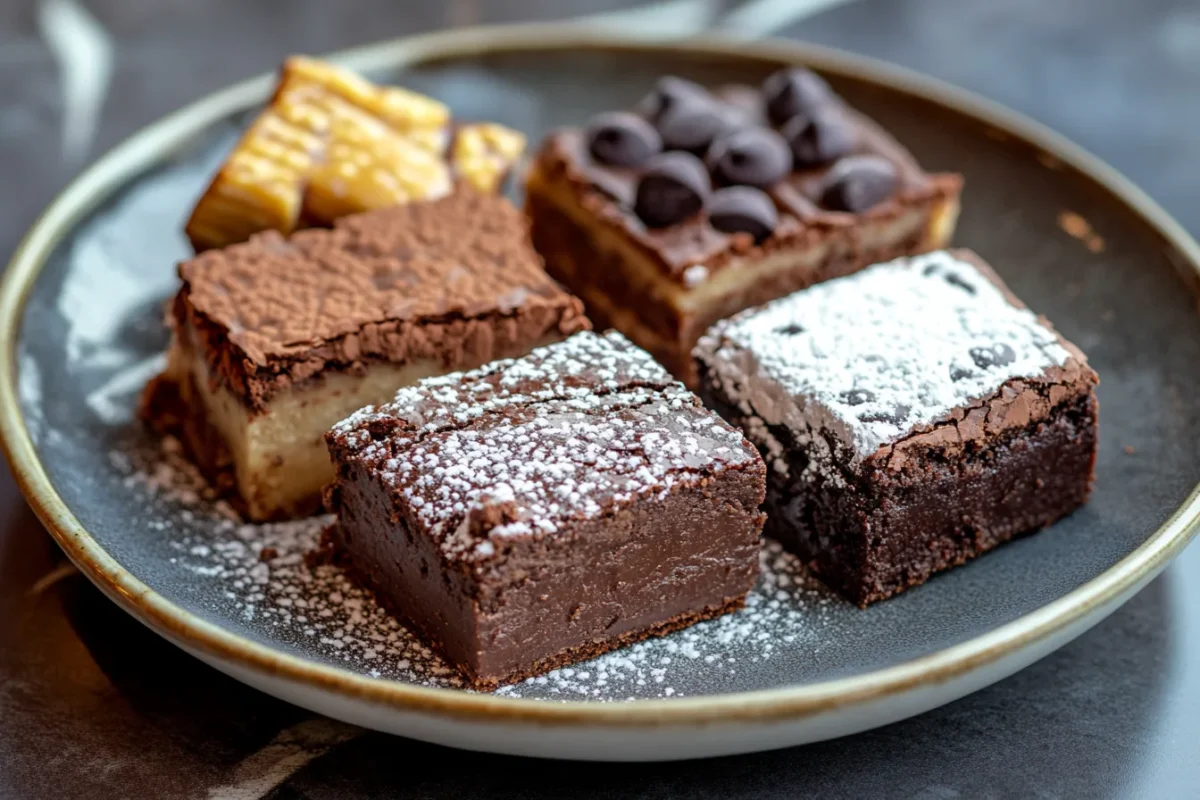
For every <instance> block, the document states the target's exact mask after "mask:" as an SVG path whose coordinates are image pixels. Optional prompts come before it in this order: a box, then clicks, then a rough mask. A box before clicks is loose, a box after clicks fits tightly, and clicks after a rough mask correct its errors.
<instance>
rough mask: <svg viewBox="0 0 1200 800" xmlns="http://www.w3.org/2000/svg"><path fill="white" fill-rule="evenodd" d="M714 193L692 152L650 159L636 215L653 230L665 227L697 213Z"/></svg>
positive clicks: (667, 154)
mask: <svg viewBox="0 0 1200 800" xmlns="http://www.w3.org/2000/svg"><path fill="white" fill-rule="evenodd" d="M711 191H712V185H711V183H710V181H709V178H708V170H707V169H705V167H704V163H703V162H702V161H701V160H700V159H698V158H696V157H695V156H694V155H691V154H690V153H684V152H679V151H675V152H670V153H662V154H661V155H658V156H655V157H654V158H653V159H651V161H650V163H649V164H647V166H646V172H645V174H644V175H642V179H641V181H640V182H639V183H638V187H637V195H636V197H635V199H634V208H633V210H634V212H635V213H636V214H637V215H638V217H639V218H640V219H641V220H642V222H644V223H646V225H647V226H648V227H651V228H665V227H668V226H670V225H674V224H675V223H677V222H682V221H683V220H685V219H687V218H688V217H691V216H693V215H694V214H696V213H698V212H699V211H700V209H701V208H703V206H704V201H705V200H706V199H707V198H708V195H709V194H710V192H711Z"/></svg>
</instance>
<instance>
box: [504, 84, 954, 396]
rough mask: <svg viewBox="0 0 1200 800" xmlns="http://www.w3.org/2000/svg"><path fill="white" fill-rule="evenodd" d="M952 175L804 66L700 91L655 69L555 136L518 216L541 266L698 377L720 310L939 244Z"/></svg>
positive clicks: (950, 216)
mask: <svg viewBox="0 0 1200 800" xmlns="http://www.w3.org/2000/svg"><path fill="white" fill-rule="evenodd" d="M961 186H962V180H961V178H960V177H959V176H958V175H951V174H928V173H926V172H924V171H923V170H922V169H921V167H920V166H919V165H918V164H917V162H916V160H915V159H914V158H913V157H912V155H911V154H910V153H909V152H908V151H907V150H905V149H904V147H902V146H901V145H900V144H899V143H898V142H897V141H896V140H895V139H893V138H892V137H891V136H890V135H889V134H888V133H887V132H886V131H884V130H883V129H882V128H880V127H879V126H878V125H877V124H875V123H874V122H872V121H871V120H870V119H868V118H866V117H865V116H863V115H862V114H859V113H858V112H856V111H855V110H853V109H852V108H850V107H848V106H847V105H846V103H845V102H844V101H842V100H841V98H839V97H838V96H837V95H836V94H835V93H834V92H833V90H832V89H830V87H829V86H828V85H827V84H825V82H824V81H823V80H821V79H820V78H819V77H817V76H816V75H815V74H813V73H811V72H809V71H807V70H803V69H799V68H789V69H785V70H782V71H780V72H778V73H776V74H774V75H772V76H771V77H769V78H768V79H767V80H766V81H765V82H764V84H763V86H762V87H761V88H757V87H749V86H727V87H723V88H719V89H717V90H715V91H712V92H710V91H709V90H707V89H705V88H703V87H701V86H698V85H696V84H694V83H691V82H690V81H685V80H682V79H679V78H664V79H662V80H661V81H660V82H659V84H658V86H657V87H656V88H655V89H654V91H653V92H651V94H650V95H649V96H648V97H646V98H645V100H643V101H642V103H641V104H640V105H639V107H638V108H637V110H636V111H633V112H612V113H606V114H601V115H599V116H597V117H596V118H594V119H593V120H592V121H591V122H590V123H589V124H588V125H587V126H586V127H584V128H567V129H563V130H559V131H556V132H554V133H552V134H551V135H550V136H549V137H548V138H547V139H546V141H545V142H544V143H543V145H542V147H541V149H540V151H539V153H538V155H537V157H536V159H535V161H534V164H533V168H532V170H531V172H530V176H529V180H528V185H527V211H528V213H529V216H530V219H531V221H532V237H533V242H534V246H535V247H537V249H538V250H539V251H540V252H541V253H542V255H543V256H544V257H545V259H546V267H547V269H548V270H549V272H550V274H551V275H553V276H554V277H555V278H557V279H558V280H560V281H562V282H563V283H564V284H565V285H566V286H567V287H568V288H569V289H571V291H573V292H575V293H576V294H577V295H579V296H580V297H581V298H582V299H583V301H584V303H585V304H586V305H587V309H588V315H589V316H590V317H591V319H592V320H593V322H594V323H595V324H596V326H597V327H598V328H604V327H608V326H612V327H614V328H616V329H618V330H620V331H621V332H623V333H624V334H625V335H627V336H628V337H629V338H630V339H632V340H633V341H634V342H635V343H637V344H638V345H640V346H642V347H644V348H646V349H647V350H649V351H650V352H651V353H653V354H654V356H655V357H656V358H657V359H658V360H659V361H660V362H661V363H662V364H664V365H665V366H666V367H667V368H668V369H669V370H671V372H673V373H674V374H675V375H676V376H677V377H679V378H680V379H682V380H683V381H684V382H685V383H687V384H688V385H692V386H694V384H695V371H694V367H693V362H692V358H691V352H692V347H693V346H694V345H695V343H696V340H697V338H698V337H699V336H700V334H702V333H703V332H704V331H705V330H707V328H708V327H709V326H710V325H712V324H713V323H714V322H716V321H717V320H718V319H722V318H725V317H728V316H730V315H732V314H734V313H736V312H738V311H741V310H743V309H745V308H749V307H751V306H754V305H759V304H761V303H764V302H767V301H769V300H772V299H774V298H777V297H782V296H784V295H787V294H789V293H791V292H794V291H796V290H797V289H802V288H804V287H806V286H809V285H812V284H814V283H817V282H819V281H822V280H826V279H829V278H833V277H837V276H840V275H846V274H849V273H851V272H854V271H855V270H857V269H860V268H862V267H865V266H867V265H868V264H872V263H875V262H878V261H882V260H886V259H890V258H894V257H896V256H900V255H906V254H911V253H918V252H922V251H925V250H931V249H935V248H938V247H944V246H945V245H946V244H947V242H948V241H949V239H950V236H951V234H952V232H953V229H954V223H955V219H956V217H957V213H958V197H959V193H960V191H961Z"/></svg>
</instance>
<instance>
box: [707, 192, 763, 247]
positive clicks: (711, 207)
mask: <svg viewBox="0 0 1200 800" xmlns="http://www.w3.org/2000/svg"><path fill="white" fill-rule="evenodd" d="M708 221H709V222H710V223H711V224H712V226H713V227H714V228H716V229H717V230H719V231H723V232H725V233H748V234H750V235H751V236H753V237H754V241H756V242H761V241H762V240H763V239H765V238H767V237H768V236H770V235H771V232H772V231H774V230H775V226H776V225H777V224H778V223H779V212H777V211H776V210H775V203H773V202H772V201H771V198H770V197H768V196H767V194H766V193H765V192H763V191H761V190H759V189H754V188H752V187H750V186H730V187H728V188H726V189H718V190H717V191H715V192H713V195H712V197H710V198H708Z"/></svg>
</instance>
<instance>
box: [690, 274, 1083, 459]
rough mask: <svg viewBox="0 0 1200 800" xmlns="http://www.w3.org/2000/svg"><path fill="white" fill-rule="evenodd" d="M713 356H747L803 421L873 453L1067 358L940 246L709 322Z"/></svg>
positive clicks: (860, 453) (1030, 319) (1039, 327)
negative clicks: (821, 420)
mask: <svg viewBox="0 0 1200 800" xmlns="http://www.w3.org/2000/svg"><path fill="white" fill-rule="evenodd" d="M700 349H701V351H702V352H707V353H710V354H712V353H714V351H715V355H710V356H708V357H710V358H712V359H713V360H714V361H719V360H736V359H738V358H739V356H740V355H741V354H744V353H750V354H753V357H754V359H756V360H757V362H758V365H759V372H760V373H761V374H764V375H768V376H770V377H771V378H772V379H773V380H774V381H775V382H777V383H778V384H779V385H780V386H781V387H783V389H784V390H785V391H786V392H787V393H788V394H790V395H791V396H792V397H793V399H794V400H795V401H796V403H797V405H798V406H801V407H804V408H805V411H806V414H807V415H808V416H810V417H813V416H820V412H824V414H826V415H828V416H829V417H830V418H831V419H830V420H829V422H830V423H831V424H830V425H828V427H829V428H830V429H831V430H833V431H834V432H835V433H837V434H838V435H840V436H842V437H843V438H844V439H846V440H847V443H848V444H851V445H852V446H853V449H854V451H855V453H856V457H857V458H862V457H865V456H867V455H870V454H871V453H873V452H874V451H875V450H876V449H878V447H879V446H880V445H882V444H885V443H887V442H889V441H892V440H894V439H896V438H898V437H900V436H902V435H904V434H906V433H908V432H910V431H911V430H912V429H913V428H914V427H916V426H919V425H926V424H930V423H933V422H935V421H937V420H938V419H939V418H942V417H944V416H945V415H946V414H947V413H948V412H950V411H951V410H952V409H954V408H956V407H959V406H963V405H967V404H969V403H970V402H972V401H973V400H976V399H978V398H981V397H984V396H986V395H987V394H989V393H990V392H992V391H995V390H996V389H997V388H999V386H1000V385H1001V384H1002V383H1004V382H1005V381H1007V380H1010V379H1012V378H1020V377H1030V378H1031V377H1036V376H1039V375H1041V374H1043V373H1044V371H1045V370H1046V369H1048V368H1051V367H1056V366H1062V365H1063V364H1065V363H1066V361H1067V359H1068V358H1069V356H1070V354H1069V353H1068V352H1067V350H1066V349H1064V348H1063V347H1062V346H1061V345H1060V344H1059V342H1058V338H1057V336H1056V335H1055V333H1054V332H1053V331H1052V330H1050V329H1049V328H1047V327H1046V326H1045V325H1043V324H1042V323H1041V322H1039V320H1038V319H1037V317H1036V316H1035V315H1034V314H1033V313H1032V312H1030V311H1029V310H1027V309H1023V308H1017V307H1016V306H1014V305H1012V304H1011V303H1010V302H1009V301H1008V299H1007V298H1006V297H1005V296H1004V294H1003V293H1002V292H1001V291H1000V290H999V289H998V288H997V287H996V286H995V285H994V284H993V283H992V282H991V281H990V280H988V278H987V277H986V276H984V275H983V274H982V273H981V272H980V271H979V270H978V269H977V268H976V267H975V266H974V265H973V264H970V263H968V262H966V261H964V260H961V259H959V258H956V257H955V256H954V255H953V254H951V253H949V252H946V251H939V252H935V253H928V254H926V255H922V256H917V257H913V258H902V259H897V260H896V261H891V262H888V263H885V264H878V265H875V266H873V267H870V268H868V269H866V270H863V271H862V272H859V273H856V274H854V275H851V276H849V277H845V278H840V279H837V280H833V281H829V282H827V283H822V284H818V285H817V286H814V287H812V288H810V289H806V290H804V291H802V292H797V293H795V294H793V295H790V296H788V297H785V298H783V299H781V300H777V301H775V302H773V303H770V304H768V305H767V306H765V307H763V308H761V309H757V310H754V311H751V312H746V313H744V314H742V315H740V316H738V317H736V318H734V319H733V320H731V321H729V322H726V323H720V324H718V325H717V326H716V327H715V328H714V329H713V332H712V333H710V334H709V335H708V336H706V337H704V339H703V340H702V342H701V345H700Z"/></svg>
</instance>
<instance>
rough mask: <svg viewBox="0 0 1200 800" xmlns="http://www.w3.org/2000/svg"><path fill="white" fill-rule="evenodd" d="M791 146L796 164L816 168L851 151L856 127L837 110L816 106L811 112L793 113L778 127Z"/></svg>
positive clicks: (855, 143) (799, 166)
mask: <svg viewBox="0 0 1200 800" xmlns="http://www.w3.org/2000/svg"><path fill="white" fill-rule="evenodd" d="M780 132H781V133H782V134H783V138H785V139H787V141H788V145H790V146H791V148H792V158H793V160H794V161H795V164H796V167H797V168H801V167H818V166H820V165H822V164H828V163H830V162H832V161H837V160H838V159H839V158H841V157H842V156H844V155H847V154H849V153H851V152H853V150H854V147H855V145H857V144H858V130H857V129H856V128H855V127H854V124H853V123H852V122H851V121H850V120H849V119H847V118H846V115H845V114H844V113H842V112H841V110H839V109H835V108H819V109H817V110H816V111H814V112H813V113H812V114H797V115H796V116H794V117H792V118H791V119H790V120H788V121H787V122H786V123H785V124H784V126H783V128H782V130H781V131H780Z"/></svg>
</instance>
